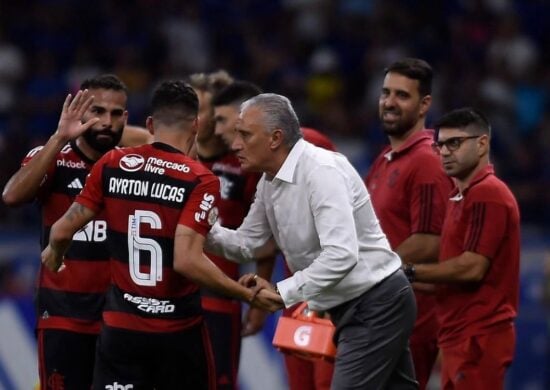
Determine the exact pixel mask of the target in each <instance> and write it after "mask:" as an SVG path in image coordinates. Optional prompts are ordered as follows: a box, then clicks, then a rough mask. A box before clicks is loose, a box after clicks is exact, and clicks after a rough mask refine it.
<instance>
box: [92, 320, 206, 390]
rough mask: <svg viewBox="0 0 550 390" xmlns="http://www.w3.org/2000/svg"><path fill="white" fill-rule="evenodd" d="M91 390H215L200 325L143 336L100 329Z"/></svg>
mask: <svg viewBox="0 0 550 390" xmlns="http://www.w3.org/2000/svg"><path fill="white" fill-rule="evenodd" d="M93 389H94V390H125V389H132V390H152V389H156V390H177V389H197V390H201V389H204V390H209V389H215V368H214V359H213V356H212V350H211V348H210V341H209V339H208V332H207V331H206V327H205V326H204V324H200V325H198V326H194V327H192V328H190V329H187V330H185V331H182V332H175V333H147V332H138V331H131V330H126V329H121V328H112V327H108V326H103V328H102V329H101V333H100V335H99V340H98V342H97V352H96V365H95V371H94V385H93Z"/></svg>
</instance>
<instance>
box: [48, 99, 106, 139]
mask: <svg viewBox="0 0 550 390" xmlns="http://www.w3.org/2000/svg"><path fill="white" fill-rule="evenodd" d="M93 100H94V97H93V96H92V95H90V93H89V91H88V90H87V89H85V90H84V91H78V92H77V94H76V95H75V97H74V98H73V97H72V95H71V94H68V95H67V97H66V98H65V102H64V103H63V109H62V111H61V117H60V118H59V123H58V125H57V134H58V135H59V136H61V137H62V138H63V139H64V140H66V141H70V140H73V139H75V138H77V137H78V136H80V135H81V134H82V133H84V132H85V131H86V130H88V129H89V128H90V127H91V126H93V125H94V124H96V123H97V122H98V121H99V118H90V119H89V120H87V121H86V123H82V117H83V116H84V113H86V111H87V110H88V108H90V105H91V104H92V102H93Z"/></svg>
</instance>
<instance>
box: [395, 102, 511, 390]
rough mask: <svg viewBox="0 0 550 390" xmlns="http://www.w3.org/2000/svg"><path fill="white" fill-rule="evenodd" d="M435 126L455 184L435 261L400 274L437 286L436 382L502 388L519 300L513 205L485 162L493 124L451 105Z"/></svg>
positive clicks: (464, 388)
mask: <svg viewBox="0 0 550 390" xmlns="http://www.w3.org/2000/svg"><path fill="white" fill-rule="evenodd" d="M435 128H436V132H437V140H436V142H434V148H435V149H436V150H437V151H438V152H439V154H440V155H441V162H442V164H443V169H444V170H445V172H446V173H447V174H448V175H449V176H451V177H452V178H453V179H454V182H455V184H456V188H455V189H454V191H453V192H452V194H451V195H450V198H449V200H448V206H447V214H446V217H445V224H444V225H443V231H442V233H441V253H440V255H439V263H437V264H412V263H407V264H405V265H404V269H405V273H406V274H407V275H408V277H409V279H410V280H411V281H413V282H414V281H419V282H428V283H436V284H437V285H438V290H437V294H436V297H437V306H436V309H437V314H438V317H439V320H440V331H439V336H438V341H439V346H440V348H441V355H442V367H441V388H442V389H445V390H453V389H456V390H481V389H503V388H504V377H505V373H506V370H507V368H508V367H509V366H510V364H511V362H512V358H513V356H514V348H515V330H514V324H513V321H514V318H515V317H516V315H517V310H518V299H519V258H520V218H519V210H518V205H517V202H516V200H515V198H514V195H513V194H512V192H511V191H510V190H509V189H508V187H507V186H506V184H504V183H503V182H502V181H501V180H500V179H498V178H497V177H496V176H495V172H494V169H493V166H492V165H491V164H490V162H489V150H490V140H491V128H490V125H489V122H488V121H487V119H486V118H485V117H484V116H483V115H482V114H481V113H480V112H479V111H477V110H474V109H471V108H461V109H457V110H454V111H451V112H449V113H448V114H446V115H444V116H443V117H442V118H441V119H439V121H438V122H437V123H436V125H435Z"/></svg>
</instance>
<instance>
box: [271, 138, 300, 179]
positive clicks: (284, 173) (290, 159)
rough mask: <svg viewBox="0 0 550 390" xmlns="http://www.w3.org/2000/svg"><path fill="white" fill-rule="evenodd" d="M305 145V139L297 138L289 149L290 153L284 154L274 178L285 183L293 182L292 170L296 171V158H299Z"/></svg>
mask: <svg viewBox="0 0 550 390" xmlns="http://www.w3.org/2000/svg"><path fill="white" fill-rule="evenodd" d="M305 147H306V141H304V140H303V139H300V140H298V142H296V144H294V146H293V147H292V149H291V150H290V153H288V156H286V159H285V161H284V162H283V165H281V168H279V171H278V172H277V175H276V176H275V179H278V180H281V181H285V182H287V183H294V179H295V178H294V172H295V171H296V165H297V164H298V160H300V156H301V155H302V153H303V152H304V149H305Z"/></svg>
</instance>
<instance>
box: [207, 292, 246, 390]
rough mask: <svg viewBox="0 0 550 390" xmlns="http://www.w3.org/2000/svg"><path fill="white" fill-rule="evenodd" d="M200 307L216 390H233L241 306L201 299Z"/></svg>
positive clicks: (213, 298) (237, 303)
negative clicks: (208, 337) (208, 343)
mask: <svg viewBox="0 0 550 390" xmlns="http://www.w3.org/2000/svg"><path fill="white" fill-rule="evenodd" d="M202 305H203V309H204V314H203V315H204V319H205V321H206V326H207V328H208V333H209V334H210V340H211V342H212V350H213V351H214V359H215V363H216V384H217V387H216V388H217V389H218V390H235V389H237V373H238V370H239V360H240V355H241V328H242V326H241V325H242V323H241V302H240V301H236V300H232V299H227V298H216V297H203V301H202Z"/></svg>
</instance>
